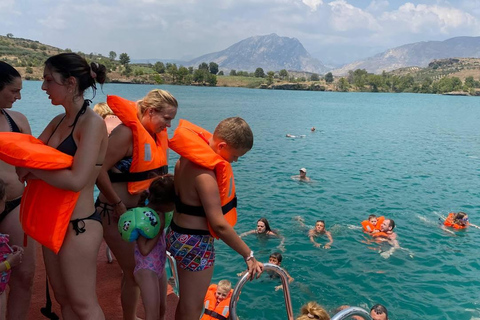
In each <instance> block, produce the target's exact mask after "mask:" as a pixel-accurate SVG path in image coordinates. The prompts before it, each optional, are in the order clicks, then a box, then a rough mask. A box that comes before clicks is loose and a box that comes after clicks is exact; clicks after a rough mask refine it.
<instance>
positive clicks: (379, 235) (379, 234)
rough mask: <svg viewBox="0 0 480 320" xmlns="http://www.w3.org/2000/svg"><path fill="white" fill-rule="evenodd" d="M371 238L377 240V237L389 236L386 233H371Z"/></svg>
mask: <svg viewBox="0 0 480 320" xmlns="http://www.w3.org/2000/svg"><path fill="white" fill-rule="evenodd" d="M371 236H372V237H374V238H377V237H384V238H388V237H389V236H390V235H389V234H388V233H386V232H375V233H372V234H371Z"/></svg>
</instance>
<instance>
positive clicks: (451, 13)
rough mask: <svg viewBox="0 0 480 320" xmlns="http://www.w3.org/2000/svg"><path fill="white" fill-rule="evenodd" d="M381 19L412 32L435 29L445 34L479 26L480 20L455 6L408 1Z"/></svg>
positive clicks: (383, 15)
mask: <svg viewBox="0 0 480 320" xmlns="http://www.w3.org/2000/svg"><path fill="white" fill-rule="evenodd" d="M380 20H382V21H383V22H385V24H389V23H394V24H395V25H396V28H397V29H399V30H403V32H405V31H410V32H412V33H422V32H425V33H430V32H435V30H438V31H440V32H441V33H443V34H449V32H451V31H454V30H455V29H468V27H472V26H473V27H475V26H478V24H479V21H478V19H476V18H475V17H474V16H472V15H471V14H469V13H466V12H464V11H461V10H459V9H456V8H453V7H441V6H438V5H425V4H418V5H415V4H413V3H411V2H407V3H405V4H404V5H402V6H400V7H399V8H398V10H395V11H391V12H386V13H383V14H382V15H381V16H380Z"/></svg>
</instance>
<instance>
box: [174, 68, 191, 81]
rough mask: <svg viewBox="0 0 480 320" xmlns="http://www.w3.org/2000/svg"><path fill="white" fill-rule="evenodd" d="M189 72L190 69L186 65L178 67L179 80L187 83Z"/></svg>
mask: <svg viewBox="0 0 480 320" xmlns="http://www.w3.org/2000/svg"><path fill="white" fill-rule="evenodd" d="M188 74H189V73H188V69H187V68H186V67H184V66H181V67H180V68H178V72H177V75H178V82H180V83H185V84H187V82H186V80H187V76H188Z"/></svg>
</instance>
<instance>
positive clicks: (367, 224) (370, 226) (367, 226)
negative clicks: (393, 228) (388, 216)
mask: <svg viewBox="0 0 480 320" xmlns="http://www.w3.org/2000/svg"><path fill="white" fill-rule="evenodd" d="M384 220H385V217H383V216H382V217H377V216H376V215H374V214H371V215H369V216H368V219H367V220H364V221H362V227H363V231H364V232H366V233H369V234H374V233H377V232H380V228H381V225H382V223H383V221H384Z"/></svg>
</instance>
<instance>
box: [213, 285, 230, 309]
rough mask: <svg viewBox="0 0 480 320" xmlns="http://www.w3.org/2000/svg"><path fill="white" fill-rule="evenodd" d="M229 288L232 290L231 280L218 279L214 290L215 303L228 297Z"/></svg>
mask: <svg viewBox="0 0 480 320" xmlns="http://www.w3.org/2000/svg"><path fill="white" fill-rule="evenodd" d="M230 290H232V284H231V282H230V281H228V280H220V281H219V282H218V284H217V291H216V292H215V298H217V303H219V302H221V301H223V300H225V299H226V298H227V297H228V294H229V293H230Z"/></svg>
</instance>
